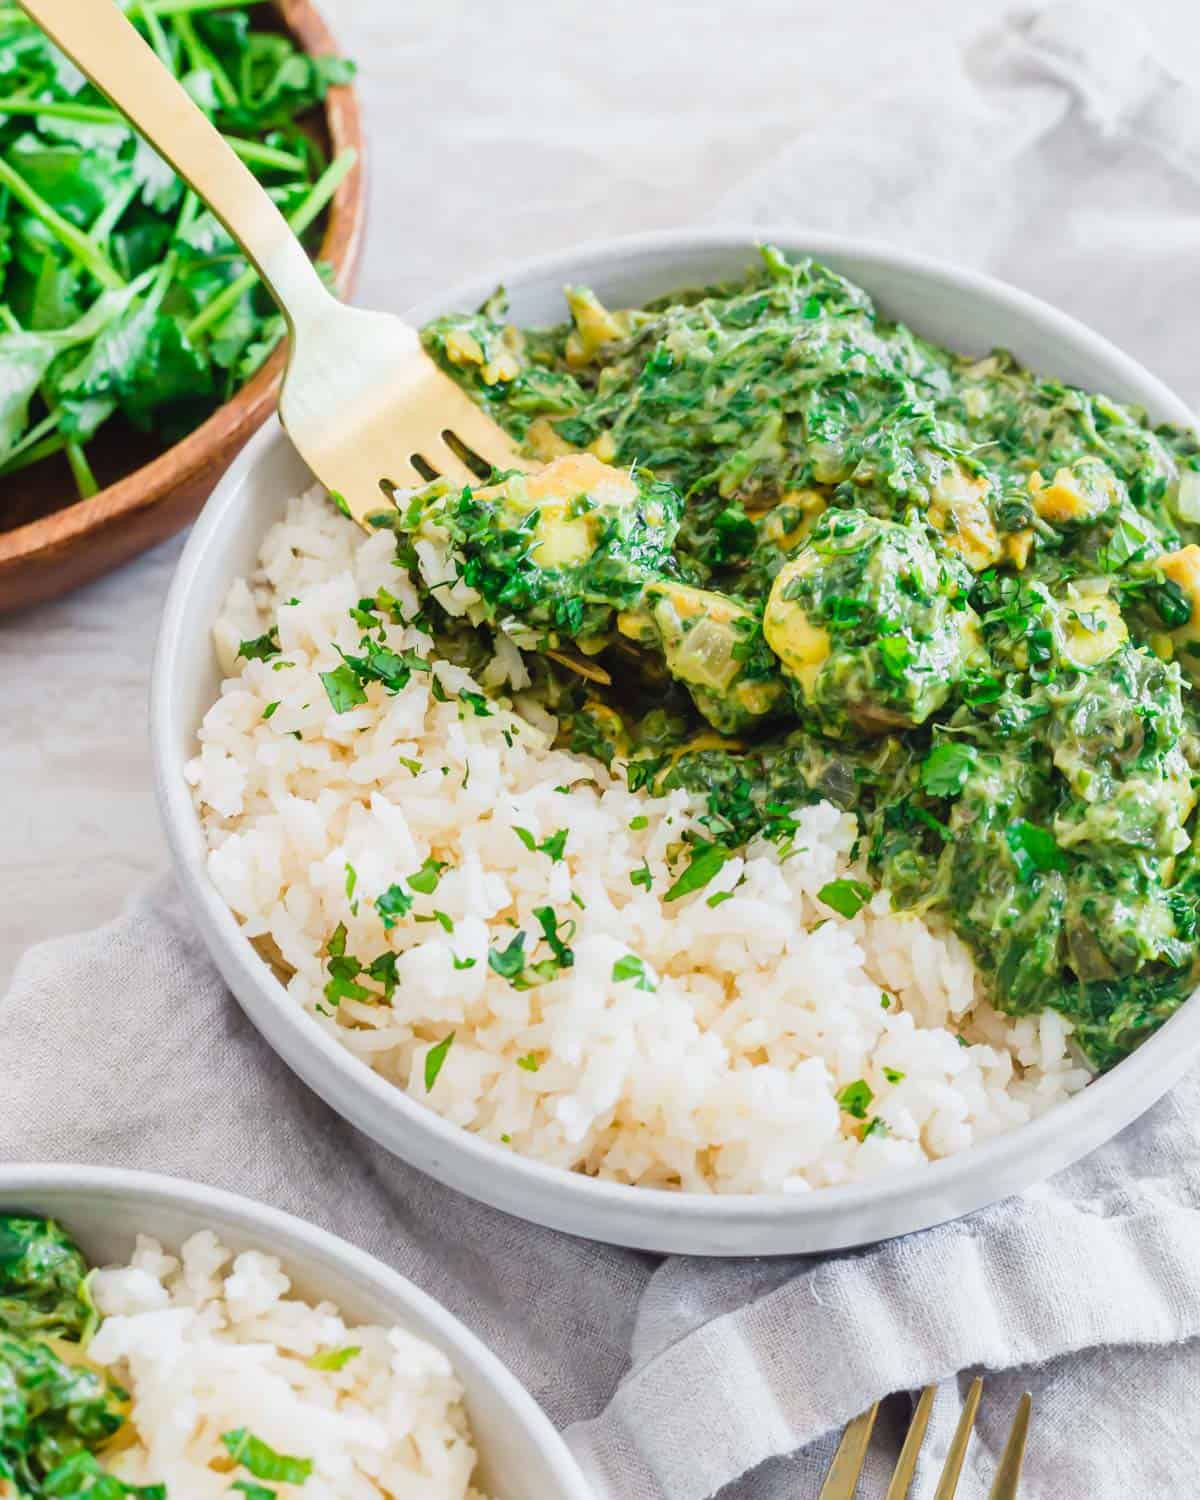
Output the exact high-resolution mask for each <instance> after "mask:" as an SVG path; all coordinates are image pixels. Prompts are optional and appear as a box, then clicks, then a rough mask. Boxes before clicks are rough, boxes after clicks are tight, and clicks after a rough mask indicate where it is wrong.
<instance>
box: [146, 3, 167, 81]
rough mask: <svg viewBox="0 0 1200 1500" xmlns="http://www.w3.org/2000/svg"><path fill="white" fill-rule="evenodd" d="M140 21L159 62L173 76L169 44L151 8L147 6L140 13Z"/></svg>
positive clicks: (156, 15)
mask: <svg viewBox="0 0 1200 1500" xmlns="http://www.w3.org/2000/svg"><path fill="white" fill-rule="evenodd" d="M142 20H143V21H144V22H145V24H146V35H147V36H148V37H149V38H150V45H151V46H152V47H153V48H154V50H155V52H157V53H158V60H159V62H161V63H162V65H163V67H164V68H166V70H167V72H168V73H170V74H172V75H174V72H175V57H174V54H173V53H172V51H171V44H170V42H169V41H168V40H167V33H166V32H165V31H164V30H163V24H162V22H161V21H160V20H159V19H158V14H157V12H156V11H155V10H154V7H153V6H147V7H146V9H145V10H144V11H143V12H142Z"/></svg>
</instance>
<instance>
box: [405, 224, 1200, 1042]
mask: <svg viewBox="0 0 1200 1500" xmlns="http://www.w3.org/2000/svg"><path fill="white" fill-rule="evenodd" d="M567 302H568V304H569V308H570V314H571V320H570V322H569V323H566V324H564V325H562V326H560V327H555V328H550V329H539V330H527V331H521V330H518V329H516V328H514V327H513V326H512V325H511V324H510V323H509V322H508V321H507V318H506V304H505V299H504V295H503V293H502V292H497V293H496V295H495V296H494V297H492V298H491V299H490V300H489V301H488V302H487V303H486V304H485V305H484V306H483V307H482V308H481V309H480V310H479V311H478V312H477V313H474V314H471V315H464V316H455V317H447V318H442V319H439V320H437V321H436V322H434V323H432V324H430V325H429V327H428V328H426V330H425V332H424V338H425V343H426V346H427V347H428V348H429V349H430V350H431V352H432V353H433V354H434V356H435V357H436V358H437V359H438V361H439V362H440V363H441V364H442V366H443V367H444V368H445V369H446V370H448V371H449V372H450V373H451V374H452V375H453V376H454V377H455V378H456V379H457V380H459V382H460V383H461V384H462V385H463V386H464V387H465V388H466V390H467V391H468V392H470V394H471V395H472V396H473V397H474V398H475V399H476V400H477V401H478V402H479V403H480V404H481V405H482V406H484V407H486V408H487V410H488V411H489V412H490V413H491V414H492V415H493V416H494V417H495V418H496V419H497V420H498V421H499V422H500V423H501V424H502V425H503V426H504V427H505V428H507V429H508V431H509V432H511V433H512V434H513V435H514V436H515V437H517V438H518V439H520V440H522V442H523V443H524V446H525V450H526V451H527V452H528V453H529V454H530V455H531V456H532V457H534V458H538V459H541V460H544V461H547V463H548V466H547V468H545V469H544V470H542V471H540V472H537V473H534V474H529V475H523V474H509V475H492V476H491V477H490V479H489V480H488V481H487V482H486V483H485V482H483V481H482V480H481V483H480V485H479V486H478V487H475V488H472V489H466V490H459V489H455V488H452V487H450V486H448V485H446V484H445V483H443V482H440V481H437V480H435V481H433V482H432V483H431V484H430V485H429V486H428V487H427V488H426V489H425V490H422V491H420V492H418V493H417V494H416V495H414V496H411V497H400V498H399V499H398V505H397V509H396V511H395V512H394V513H393V512H388V513H386V514H385V515H384V516H381V517H380V518H379V519H380V521H381V522H386V524H388V525H391V526H393V527H394V528H395V529H396V530H397V532H398V533H399V534H400V550H401V556H402V558H404V559H407V560H408V561H409V563H411V562H412V560H413V559H414V558H415V556H416V549H418V548H419V547H420V545H421V542H422V539H425V540H426V541H428V540H429V539H431V538H432V539H433V540H434V541H435V542H436V543H437V545H439V546H441V547H442V548H443V550H445V549H447V548H448V554H449V559H450V561H451V562H452V564H453V567H452V571H451V573H450V575H449V576H448V577H447V578H446V580H445V583H446V584H453V583H454V582H455V580H456V578H457V579H461V581H462V582H463V583H465V584H467V585H469V587H470V589H472V590H473V591H474V593H475V595H477V596H478V602H477V603H473V604H472V607H471V609H470V611H469V612H468V614H467V615H466V617H465V618H464V617H461V616H460V617H457V618H456V617H455V616H454V614H453V611H452V610H451V609H450V605H449V596H447V595H443V596H442V597H443V599H445V600H446V603H445V604H439V591H440V588H441V585H438V586H435V587H433V588H431V589H429V590H428V593H429V602H430V606H431V614H432V615H433V617H434V619H435V622H436V623H437V625H438V627H439V632H440V635H441V638H442V639H443V641H444V643H445V644H446V646H447V649H449V650H451V651H457V652H458V653H459V654H460V656H462V657H463V659H465V660H468V661H471V660H476V661H478V660H479V659H480V658H481V656H482V654H483V653H484V652H485V651H486V650H487V649H488V642H489V640H490V638H491V635H492V633H494V632H495V631H498V630H503V632H504V633H505V634H506V635H508V636H509V637H510V638H511V639H512V640H513V641H514V642H515V643H516V644H517V645H518V646H520V647H521V648H522V649H523V650H525V651H527V652H529V653H531V654H530V656H529V657H528V658H527V664H528V665H529V667H530V670H531V671H532V672H533V673H534V680H535V688H536V691H537V693H538V695H539V696H540V698H541V699H542V701H544V702H545V703H546V705H547V706H548V707H549V708H550V709H551V710H552V711H553V712H554V713H555V714H557V716H558V719H559V724H560V731H561V737H562V740H563V742H564V743H565V744H567V745H569V746H570V747H571V748H573V749H576V750H580V751H584V752H589V753H592V754H595V755H598V756H600V757H601V758H602V759H604V760H605V761H608V762H613V761H614V760H616V761H618V762H620V763H623V764H624V766H625V772H626V775H627V776H628V778H629V781H630V784H631V785H632V786H634V787H635V788H638V787H640V788H645V789H647V790H649V791H652V792H653V791H661V790H663V789H665V788H669V787H675V786H682V787H685V788H687V789H689V790H691V791H693V792H695V793H697V794H699V795H700V796H701V797H702V798H703V799H704V802H705V806H706V811H705V813H704V818H703V824H704V826H705V828H706V830H707V833H706V836H705V837H704V838H703V839H701V840H699V841H698V847H694V848H693V849H692V860H693V864H695V862H696V861H697V859H698V858H703V860H705V861H707V867H708V868H710V869H716V868H717V867H718V866H719V863H720V859H721V857H722V855H723V854H724V853H725V852H726V851H728V850H732V849H733V848H735V847H737V846H739V845H741V844H743V843H745V842H746V841H747V840H749V839H750V838H752V837H755V836H760V837H761V836H765V837H768V838H774V839H776V840H779V841H783V842H786V841H787V840H788V839H789V838H790V836H791V833H792V831H793V830H794V824H793V821H792V819H791V818H790V817H789V815H788V814H789V810H790V809H794V808H795V807H796V806H797V805H798V804H800V803H803V802H805V801H808V800H814V799H818V798H828V799H830V800H831V801H833V802H834V803H836V804H838V805H839V806H841V807H843V808H846V809H851V810H853V811H854V812H855V813H856V814H857V816H858V819H859V821H860V825H861V828H862V842H861V849H862V852H863V855H864V857H865V860H866V863H867V866H868V868H869V869H870V871H871V873H872V874H873V875H874V876H876V877H877V878H878V879H879V880H880V881H881V882H882V884H883V885H884V886H885V887H886V888H887V889H888V891H889V892H890V894H891V897H892V899H893V901H894V903H895V905H896V906H897V907H898V908H900V909H908V910H920V911H934V912H938V913H941V914H942V915H943V916H944V917H945V918H946V919H947V920H948V921H949V922H950V924H951V925H952V926H953V927H954V929H955V930H956V931H957V932H958V933H959V934H960V935H961V936H962V937H963V938H964V939H965V940H966V942H967V943H968V944H969V945H970V947H971V949H972V951H973V953H974V955H975V958H976V960H977V962H978V964H979V966H980V968H981V970H982V972H983V974H984V975H985V977H986V979H987V981H988V983H989V986H990V990H991V992H992V995H993V998H994V1001H995V1003H996V1004H997V1005H998V1006H999V1007H1000V1008H1002V1009H1003V1010H1005V1011H1008V1012H1009V1013H1012V1014H1023V1013H1028V1012H1037V1011H1040V1010H1042V1009H1044V1008H1045V1007H1053V1008H1055V1009H1057V1010H1059V1011H1061V1012H1063V1013H1064V1015H1066V1016H1067V1017H1069V1018H1070V1019H1071V1021H1072V1022H1073V1023H1074V1026H1075V1037H1076V1041H1077V1042H1078V1044H1079V1046H1080V1047H1081V1049H1082V1050H1083V1052H1084V1054H1085V1055H1086V1057H1087V1058H1088V1060H1089V1061H1090V1063H1091V1064H1092V1065H1093V1066H1094V1067H1096V1068H1099V1069H1103V1068H1107V1067H1109V1066H1111V1065H1112V1064H1113V1063H1115V1062H1116V1061H1118V1060H1119V1059H1120V1058H1121V1057H1123V1056H1124V1055H1125V1054H1126V1053H1127V1052H1129V1051H1130V1049H1131V1048H1133V1047H1134V1046H1135V1045H1136V1044H1137V1043H1138V1042H1139V1041H1140V1040H1142V1039H1143V1038H1144V1037H1145V1036H1146V1035H1147V1034H1148V1033H1149V1032H1150V1031H1152V1030H1153V1029H1154V1028H1155V1027H1156V1026H1157V1025H1158V1024H1159V1023H1160V1022H1161V1021H1163V1020H1164V1019H1165V1018H1166V1017H1168V1016H1169V1015H1170V1014H1171V1013H1172V1012H1173V1011H1174V1010H1175V1009H1176V1008H1177V1007H1178V1006H1179V1005H1180V1004H1181V1003H1182V1001H1183V1000H1184V999H1185V998H1186V997H1187V995H1188V994H1189V993H1190V992H1191V990H1192V989H1193V987H1194V986H1195V985H1196V983H1197V982H1198V976H1200V964H1198V962H1197V958H1198V954H1200V941H1198V933H1197V899H1198V897H1200V861H1198V857H1197V849H1196V832H1197V829H1196V820H1195V818H1194V816H1193V814H1194V807H1195V801H1196V792H1195V788H1196V785H1197V775H1198V771H1200V734H1198V729H1200V716H1198V711H1197V708H1198V700H1197V694H1196V687H1195V683H1196V682H1197V681H1198V680H1200V545H1198V543H1200V447H1198V445H1197V441H1196V439H1195V438H1194V437H1193V436H1192V435H1191V434H1190V433H1184V432H1180V431H1176V430H1174V429H1171V428H1166V427H1159V428H1155V427H1152V426H1151V425H1150V424H1149V423H1148V422H1147V420H1146V417H1145V415H1144V414H1143V413H1142V412H1140V411H1138V410H1135V409H1132V408H1130V407H1127V406H1122V405H1120V404H1118V403H1117V402H1115V401H1112V400H1109V399H1108V398H1106V397H1104V396H1100V395H1089V394H1088V393H1086V392H1084V391H1081V390H1077V389H1074V388H1073V387H1070V386H1065V385H1062V384H1060V383H1058V382H1056V381H1053V380H1045V379H1041V378H1039V377H1038V376H1035V375H1033V374H1030V373H1029V372H1028V371H1026V370H1024V369H1022V368H1021V367H1020V366H1019V365H1017V364H1016V363H1015V361H1014V360H1013V359H1012V358H1011V356H1009V355H1008V354H1005V353H1003V352H1000V351H997V352H994V353H992V354H990V355H988V356H987V357H985V358H964V357H960V356H958V355H955V354H952V353H950V352H948V351H946V350H944V349H940V348H937V347H935V346H933V345H931V344H929V343H927V342H925V341H924V340H923V339H921V338H920V337H918V336H917V335H915V334H914V333H912V332H910V331H909V330H908V329H907V328H905V327H903V326H901V325H898V324H894V323H889V322H887V321H886V320H884V319H883V318H882V317H881V316H879V314H878V313H877V312H876V310H875V309H874V307H873V305H872V303H871V301H870V299H869V298H868V296H867V295H866V293H864V292H863V291H862V290H861V289H860V288H858V287H856V286H854V285H852V284H851V283H850V282H848V281H846V280H845V279H844V278H843V277H841V276H839V275H836V274H835V273H834V272H833V271H831V270H829V269H827V268H826V267H824V266H821V265H819V264H817V263H816V262H814V261H811V260H803V261H800V262H798V263H796V264H790V263H789V262H788V261H787V260H785V258H784V257H783V256H782V255H781V254H780V253H779V252H777V251H775V250H773V249H770V248H767V249H764V250H763V252H762V263H761V266H760V267H759V268H757V269H756V270H755V271H754V272H752V273H751V274H750V275H748V277H747V278H746V280H745V281H743V282H739V283H737V284H733V285H724V286H717V287H712V288H707V289H704V290H701V291H695V292H685V293H681V294H679V295H676V296H672V297H669V298H664V299H662V300H661V301H659V302H656V303H652V304H650V305H649V306H647V307H645V308H641V309H635V310H626V311H617V312H612V311H609V310H608V309H607V308H605V307H604V306H603V305H602V304H601V303H600V301H599V300H598V299H597V298H596V297H595V296H594V295H593V294H592V293H591V292H589V291H587V290H585V289H580V288H569V289H568V291H567ZM414 572H415V570H414Z"/></svg>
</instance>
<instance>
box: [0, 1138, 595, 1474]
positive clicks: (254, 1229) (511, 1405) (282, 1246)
mask: <svg viewBox="0 0 1200 1500" xmlns="http://www.w3.org/2000/svg"><path fill="white" fill-rule="evenodd" d="M71 1192H79V1193H86V1194H88V1195H89V1196H92V1197H97V1198H111V1199H112V1200H114V1203H115V1202H119V1201H120V1200H123V1199H127V1198H130V1197H135V1198H140V1199H144V1200H145V1201H146V1202H147V1203H150V1204H160V1205H162V1206H164V1207H169V1208H172V1209H178V1210H183V1211H185V1212H187V1213H194V1214H195V1215H196V1216H197V1218H198V1219H199V1221H200V1224H198V1226H197V1227H201V1226H203V1225H206V1224H207V1225H208V1226H209V1227H211V1220H212V1219H213V1218H214V1217H219V1218H222V1219H225V1220H227V1221H231V1222H232V1223H233V1224H234V1225H235V1226H236V1227H237V1229H238V1230H239V1231H243V1232H245V1233H246V1235H247V1237H248V1238H252V1239H255V1240H257V1241H259V1245H260V1248H261V1249H262V1250H263V1251H264V1252H265V1253H267V1254H269V1255H278V1256H279V1258H280V1259H281V1260H283V1261H284V1263H285V1265H286V1264H287V1263H288V1261H289V1259H291V1258H295V1259H299V1258H301V1257H304V1256H307V1257H310V1258H311V1259H312V1261H313V1262H314V1263H321V1262H325V1263H332V1264H334V1265H337V1266H338V1267H339V1268H340V1269H342V1270H344V1271H346V1272H347V1273H349V1275H350V1277H351V1278H352V1279H354V1280H355V1281H357V1282H358V1283H360V1284H362V1285H364V1286H366V1287H367V1288H368V1289H369V1290H370V1291H371V1292H376V1291H382V1292H385V1293H386V1294H387V1295H388V1296H389V1297H391V1298H394V1299H395V1300H396V1302H398V1303H399V1304H401V1305H402V1306H403V1308H404V1309H405V1311H406V1312H413V1313H415V1314H417V1316H418V1318H419V1320H421V1321H423V1322H425V1323H426V1324H428V1325H430V1326H432V1327H433V1328H434V1329H435V1330H436V1332H437V1334H438V1336H439V1338H441V1339H442V1340H444V1343H445V1345H446V1346H448V1347H449V1348H451V1349H452V1350H453V1351H454V1352H453V1354H452V1355H451V1361H452V1363H454V1364H455V1365H456V1367H457V1365H458V1364H459V1362H460V1361H461V1362H463V1363H466V1362H468V1361H469V1363H470V1364H471V1365H472V1366H473V1367H474V1368H475V1369H476V1370H477V1371H478V1372H479V1373H480V1374H481V1375H482V1376H483V1377H484V1380H485V1381H486V1383H487V1385H488V1386H489V1387H490V1388H491V1389H492V1390H493V1391H494V1392H495V1393H496V1395H497V1397H498V1398H499V1399H500V1400H502V1401H503V1403H504V1405H505V1407H506V1408H507V1409H508V1411H509V1412H510V1414H511V1415H513V1416H515V1417H516V1419H517V1421H518V1422H519V1423H520V1424H521V1427H522V1428H523V1430H524V1432H525V1434H526V1435H527V1437H528V1438H529V1440H530V1442H531V1443H533V1444H535V1445H536V1446H537V1448H538V1449H540V1450H541V1453H542V1456H543V1457H544V1458H545V1459H546V1461H547V1463H548V1465H550V1466H551V1467H552V1468H553V1469H554V1470H555V1474H556V1478H557V1479H558V1481H559V1482H560V1484H561V1485H562V1496H563V1500H593V1497H592V1491H591V1489H590V1488H589V1487H588V1485H587V1483H586V1481H585V1480H584V1477H583V1472H582V1470H581V1469H580V1468H579V1465H578V1463H577V1462H576V1460H575V1457H574V1455H573V1454H572V1453H571V1451H570V1449H569V1448H568V1447H567V1444H566V1442H565V1441H564V1439H563V1437H562V1435H561V1434H560V1433H559V1431H558V1429H557V1428H556V1427H555V1426H554V1424H553V1423H552V1422H551V1420H550V1418H549V1417H548V1416H547V1415H546V1413H545V1412H544V1411H543V1410H542V1408H541V1407H540V1406H539V1405H538V1403H537V1402H536V1401H535V1400H534V1399H533V1397H532V1396H531V1395H530V1394H529V1392H528V1391H527V1390H526V1388H525V1386H524V1384H523V1383H522V1382H521V1381H520V1380H519V1379H518V1378H517V1376H516V1375H514V1374H513V1372H512V1371H511V1370H510V1369H509V1368H508V1366H507V1365H506V1364H505V1363H504V1362H503V1360H501V1359H500V1358H499V1356H498V1355H496V1354H493V1352H492V1351H491V1349H490V1348H489V1347H488V1346H487V1344H485V1343H484V1342H483V1340H482V1339H481V1338H479V1336H478V1335H477V1334H475V1333H473V1332H472V1331H471V1329H470V1328H468V1327H467V1325H466V1324H465V1323H464V1322H463V1321H462V1320H461V1319H460V1318H458V1317H456V1316H455V1315H454V1314H453V1313H452V1312H451V1311H450V1310H449V1308H447V1307H444V1306H443V1305H442V1303H440V1302H439V1301H437V1299H436V1298H434V1297H431V1296H430V1295H429V1293H428V1292H425V1291H422V1289H421V1288H420V1287H419V1286H418V1285H417V1284H416V1282H414V1281H412V1280H410V1278H409V1277H407V1276H404V1275H402V1274H401V1273H400V1272H399V1271H397V1270H394V1269H393V1268H392V1267H391V1266H389V1265H387V1264H386V1263H385V1262H384V1261H381V1260H379V1259H377V1257H375V1256H374V1255H371V1254H370V1253H369V1252H368V1251H366V1250H360V1249H359V1248H358V1246H357V1245H352V1244H351V1243H350V1242H349V1241H348V1240H344V1239H342V1238H340V1236H338V1235H335V1234H331V1233H330V1232H329V1231H328V1230H326V1229H321V1228H319V1227H318V1226H317V1225H316V1224H312V1223H310V1222H309V1221H308V1220H307V1219H301V1218H299V1217H298V1216H297V1215H295V1214H291V1213H287V1212H286V1211H285V1210H283V1209H279V1208H273V1207H271V1205H270V1204H267V1203H262V1202H260V1201H259V1200H258V1199H257V1198H249V1197H246V1196H245V1195H244V1194H242V1193H232V1192H229V1191H228V1190H227V1189H225V1188H216V1187H209V1186H208V1185H207V1184H206V1183H202V1182H195V1181H193V1180H192V1179H190V1178H184V1177H168V1176H166V1175H165V1174H163V1173H161V1172H143V1171H138V1170H135V1169H133V1168H128V1167H96V1166H87V1165H84V1164H76V1163H62V1162H54V1163H50V1162H27V1163H21V1164H9V1163H4V1164H0V1211H6V1210H5V1209H4V1208H3V1205H10V1206H11V1207H15V1206H16V1205H17V1204H21V1205H22V1206H23V1207H26V1208H28V1209H30V1210H33V1211H36V1212H41V1211H43V1210H41V1209H39V1204H38V1199H39V1196H40V1195H44V1194H46V1193H58V1194H64V1195H66V1194H69V1193H71ZM9 1211H10V1210H9ZM68 1212H69V1211H68ZM60 1213H61V1211H60ZM56 1216H59V1215H56ZM61 1216H62V1217H64V1218H66V1214H61ZM67 1227H68V1228H69V1227H70V1226H69V1223H68V1226H67ZM125 1227H126V1226H125V1225H122V1226H121V1228H122V1229H124V1228H125ZM129 1229H130V1233H131V1234H132V1233H134V1232H136V1229H137V1226H136V1225H132V1226H129ZM389 1318H390V1320H391V1321H394V1322H397V1323H398V1322H401V1321H402V1320H401V1319H397V1318H391V1315H388V1314H384V1315H383V1318H382V1321H384V1322H386V1321H389Z"/></svg>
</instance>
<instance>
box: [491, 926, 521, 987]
mask: <svg viewBox="0 0 1200 1500" xmlns="http://www.w3.org/2000/svg"><path fill="white" fill-rule="evenodd" d="M524 967H525V934H524V933H523V932H518V933H517V935H516V936H515V937H514V938H513V940H512V942H511V943H509V945H508V947H507V948H489V949H488V968H489V969H491V970H492V971H493V972H494V973H496V974H499V976H500V978H501V979H507V980H509V982H510V983H511V981H512V980H514V979H516V978H517V976H518V975H519V974H520V973H521V971H522V970H523V969H524Z"/></svg>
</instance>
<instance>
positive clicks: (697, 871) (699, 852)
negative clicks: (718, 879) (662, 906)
mask: <svg viewBox="0 0 1200 1500" xmlns="http://www.w3.org/2000/svg"><path fill="white" fill-rule="evenodd" d="M729 854H730V851H729V850H728V849H724V848H722V846H721V845H720V844H697V845H696V847H695V848H694V850H693V851H692V855H691V858H690V859H689V860H688V864H687V868H686V869H685V870H684V872H683V874H682V875H680V877H679V878H678V880H676V881H675V883H674V885H672V886H671V888H670V890H668V891H667V894H666V895H665V896H664V897H663V900H664V901H678V900H679V898H680V897H681V896H686V895H689V894H690V893H691V892H692V891H698V890H700V889H702V888H703V887H704V886H706V885H707V884H708V882H709V881H710V880H711V879H712V878H713V876H714V875H715V874H716V873H717V871H718V870H719V869H720V868H721V866H722V865H723V864H724V863H725V861H726V860H727V859H728V858H729Z"/></svg>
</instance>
